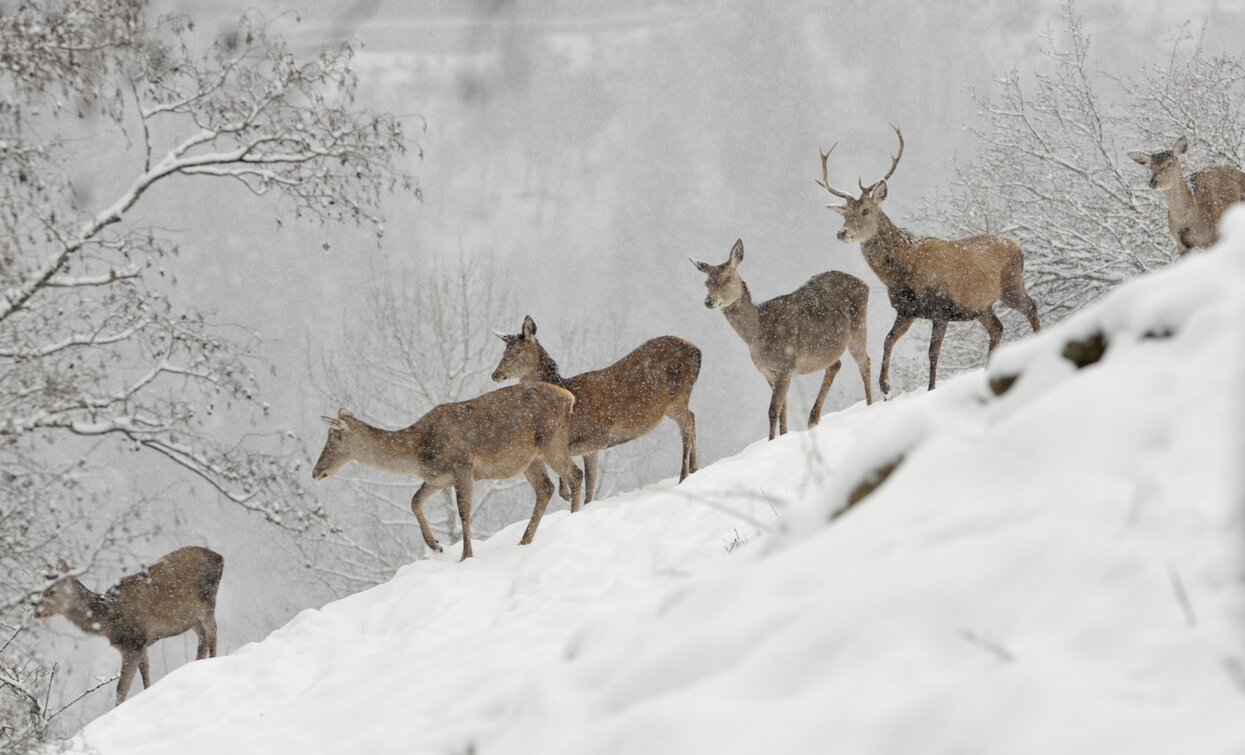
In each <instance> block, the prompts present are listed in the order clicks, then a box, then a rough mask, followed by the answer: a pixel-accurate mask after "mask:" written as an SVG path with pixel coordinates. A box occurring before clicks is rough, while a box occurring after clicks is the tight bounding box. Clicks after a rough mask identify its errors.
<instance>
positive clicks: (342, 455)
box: [311, 409, 358, 480]
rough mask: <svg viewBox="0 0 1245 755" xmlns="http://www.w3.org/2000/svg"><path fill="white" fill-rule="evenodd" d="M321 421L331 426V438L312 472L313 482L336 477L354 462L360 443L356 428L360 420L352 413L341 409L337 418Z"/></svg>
mask: <svg viewBox="0 0 1245 755" xmlns="http://www.w3.org/2000/svg"><path fill="white" fill-rule="evenodd" d="M320 419H322V420H324V424H326V425H328V426H329V437H328V440H326V441H325V442H324V450H323V451H321V452H320V458H319V459H317V460H316V466H315V467H314V468H313V469H312V470H311V479H313V480H323V479H324V478H325V477H328V476H330V475H334V474H336V473H337V472H339V471H341V468H342V467H344V466H346V465H347V464H349V463H350V462H351V461H353V460H354V458H355V453H356V450H355V446H356V444H357V442H358V440H357V437H358V432H357V429H356V428H355V427H354V423H355V422H357V421H358V420H356V419H355V418H354V415H353V414H351V413H350V412H348V411H346V410H345V409H340V410H338V412H337V416H336V417H320Z"/></svg>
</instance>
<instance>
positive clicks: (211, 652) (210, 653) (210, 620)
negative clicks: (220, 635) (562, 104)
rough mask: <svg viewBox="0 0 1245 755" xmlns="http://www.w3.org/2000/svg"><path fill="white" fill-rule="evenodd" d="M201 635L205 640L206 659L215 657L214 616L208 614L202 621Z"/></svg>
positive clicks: (213, 614)
mask: <svg viewBox="0 0 1245 755" xmlns="http://www.w3.org/2000/svg"><path fill="white" fill-rule="evenodd" d="M203 634H204V636H205V637H206V638H207V656H205V657H207V658H215V657H216V614H215V613H209V614H208V615H207V618H205V619H204V620H203Z"/></svg>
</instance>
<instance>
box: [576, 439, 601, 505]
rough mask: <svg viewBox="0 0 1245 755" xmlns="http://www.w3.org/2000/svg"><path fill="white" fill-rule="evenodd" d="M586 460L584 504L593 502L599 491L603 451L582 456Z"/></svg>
mask: <svg viewBox="0 0 1245 755" xmlns="http://www.w3.org/2000/svg"><path fill="white" fill-rule="evenodd" d="M581 458H582V459H583V460H584V505H585V506H587V505H588V504H590V503H592V499H593V497H594V496H595V495H596V492H597V470H598V469H600V462H601V452H600V451H593V452H592V453H590V454H584V455H583V456H582V457H581Z"/></svg>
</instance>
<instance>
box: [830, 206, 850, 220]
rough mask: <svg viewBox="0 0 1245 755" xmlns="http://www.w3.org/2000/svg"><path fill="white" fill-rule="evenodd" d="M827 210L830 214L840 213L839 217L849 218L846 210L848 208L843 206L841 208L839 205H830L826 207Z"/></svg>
mask: <svg viewBox="0 0 1245 755" xmlns="http://www.w3.org/2000/svg"><path fill="white" fill-rule="evenodd" d="M826 209H827V210H829V211H830V212H835V213H838V214H839V215H842V216H844V217H847V208H846V207H841V206H839V205H837V204H828V205H826Z"/></svg>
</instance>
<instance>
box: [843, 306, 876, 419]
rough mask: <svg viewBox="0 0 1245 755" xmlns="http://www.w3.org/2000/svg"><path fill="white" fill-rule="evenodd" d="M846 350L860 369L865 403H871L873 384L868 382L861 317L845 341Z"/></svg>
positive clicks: (865, 345) (863, 328) (869, 380)
mask: <svg viewBox="0 0 1245 755" xmlns="http://www.w3.org/2000/svg"><path fill="white" fill-rule="evenodd" d="M847 350H848V352H850V353H851V355H852V359H854V360H856V368H857V369H858V370H860V381H861V382H862V383H864V386H865V404H866V405H869V404H872V403H873V386H872V385H871V384H870V383H871V379H870V377H869V374H870V369H871V368H870V366H869V346H868V335H867V331H866V330H865V326H864V319H863V318H862V319H861V324H860V327H859V328H857V329H856V330H855V331H853V332H852V337H851V339H850V340H848V342H847Z"/></svg>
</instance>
